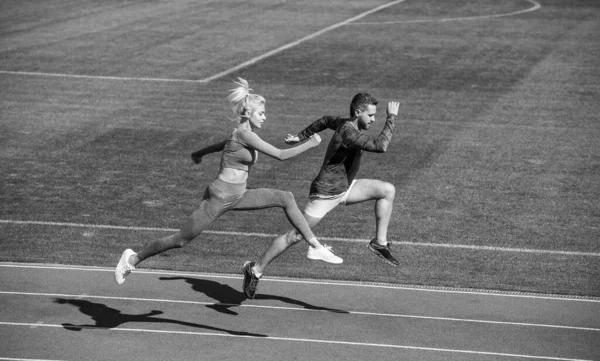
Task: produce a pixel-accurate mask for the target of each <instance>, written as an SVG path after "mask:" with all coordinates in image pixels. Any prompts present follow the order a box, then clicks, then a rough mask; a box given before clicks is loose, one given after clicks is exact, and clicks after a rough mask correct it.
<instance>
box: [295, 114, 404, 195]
mask: <svg viewBox="0 0 600 361" xmlns="http://www.w3.org/2000/svg"><path fill="white" fill-rule="evenodd" d="M395 120H396V117H395V116H394V115H390V116H388V117H387V119H386V121H385V125H384V127H383V130H382V131H381V133H380V134H379V135H378V136H372V135H368V134H363V133H361V132H360V131H359V130H358V129H356V128H355V127H354V125H353V124H352V122H350V119H349V118H340V117H330V116H325V117H323V118H321V119H318V120H316V121H315V122H313V123H312V124H311V125H309V126H308V127H306V128H305V129H304V130H302V131H301V132H300V133H298V138H299V139H300V141H303V140H305V139H307V138H308V137H310V136H311V135H313V134H315V133H318V132H320V131H322V130H325V129H332V130H335V134H334V135H333V137H332V138H331V141H330V142H329V145H328V146H327V152H326V153H325V159H324V160H323V165H322V166H321V170H320V171H319V174H318V175H317V177H316V178H315V179H314V180H313V182H312V184H311V185H310V196H311V197H320V198H328V197H332V196H336V195H339V194H342V193H344V192H346V191H347V190H348V187H349V185H350V184H351V183H352V181H353V180H354V177H355V176H356V173H357V172H358V168H359V167H360V159H361V157H362V153H363V151H365V150H366V151H367V152H376V153H383V152H385V151H386V149H387V147H388V145H389V143H390V141H391V140H392V134H393V132H394V122H395Z"/></svg>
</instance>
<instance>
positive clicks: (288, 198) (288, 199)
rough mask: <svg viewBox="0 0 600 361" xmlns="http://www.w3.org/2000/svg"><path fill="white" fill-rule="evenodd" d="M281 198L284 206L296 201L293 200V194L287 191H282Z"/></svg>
mask: <svg viewBox="0 0 600 361" xmlns="http://www.w3.org/2000/svg"><path fill="white" fill-rule="evenodd" d="M281 198H282V199H283V203H284V204H290V203H295V202H296V199H295V198H294V193H292V192H289V191H282V192H281Z"/></svg>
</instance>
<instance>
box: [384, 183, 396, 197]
mask: <svg viewBox="0 0 600 361" xmlns="http://www.w3.org/2000/svg"><path fill="white" fill-rule="evenodd" d="M381 191H382V193H383V197H384V198H387V199H394V198H395V197H396V187H394V185H393V184H392V183H388V182H383V185H382V186H381Z"/></svg>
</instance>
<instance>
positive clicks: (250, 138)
mask: <svg viewBox="0 0 600 361" xmlns="http://www.w3.org/2000/svg"><path fill="white" fill-rule="evenodd" d="M238 136H239V139H240V140H241V141H242V142H244V144H245V145H247V146H249V147H251V148H253V149H256V150H257V151H259V152H261V153H264V154H266V155H268V156H270V157H273V158H275V159H278V160H286V159H289V158H292V157H295V156H297V155H298V154H300V153H302V152H305V151H307V150H309V149H310V148H313V147H316V146H317V145H319V144H320V143H321V137H319V135H318V134H314V135H313V136H311V137H310V138H309V139H308V141H306V142H304V143H302V144H300V145H297V146H295V147H293V148H288V149H279V148H276V147H274V146H272V145H271V144H269V143H267V142H265V141H264V140H262V139H261V138H260V137H259V136H258V135H257V134H256V133H254V132H251V131H241V132H238Z"/></svg>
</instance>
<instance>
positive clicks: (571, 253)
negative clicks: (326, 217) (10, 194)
mask: <svg viewBox="0 0 600 361" xmlns="http://www.w3.org/2000/svg"><path fill="white" fill-rule="evenodd" d="M0 223H5V224H21V225H43V226H58V227H80V228H104V229H121V230H128V231H157V232H177V231H178V229H175V228H156V227H132V226H113V225H105V224H84V223H70V222H42V221H16V220H8V219H0ZM203 233H208V234H217V235H227V236H250V237H264V238H275V237H277V236H278V235H277V234H269V233H255V232H230V231H215V230H206V231H204V232H203ZM319 239H320V240H322V241H336V242H355V243H367V242H369V241H370V239H360V238H340V237H320V238H319ZM394 244H401V245H408V246H422V247H441V248H457V249H470V250H478V251H497V252H517V253H537V254H555V255H563V256H589V257H600V253H595V252H576V251H560V250H548V249H529V248H506V247H491V246H476V245H464V244H444V243H428V242H402V241H400V242H394Z"/></svg>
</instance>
